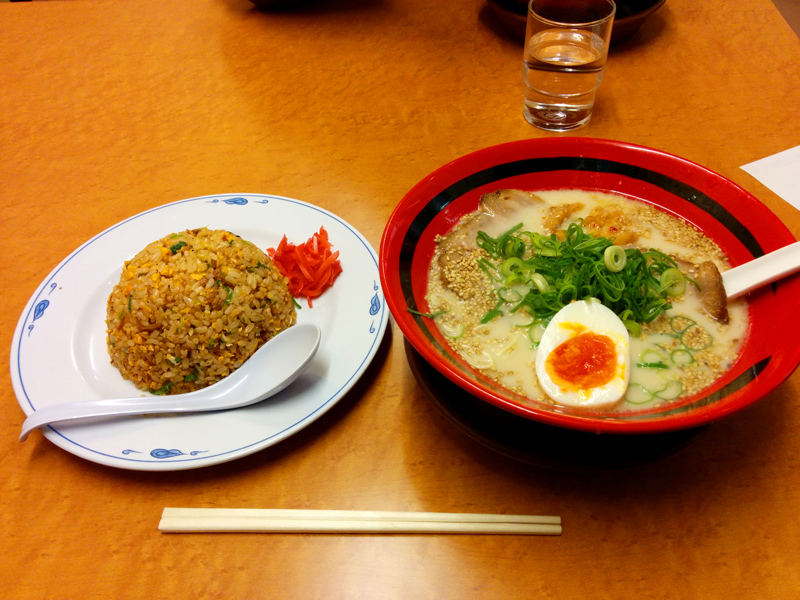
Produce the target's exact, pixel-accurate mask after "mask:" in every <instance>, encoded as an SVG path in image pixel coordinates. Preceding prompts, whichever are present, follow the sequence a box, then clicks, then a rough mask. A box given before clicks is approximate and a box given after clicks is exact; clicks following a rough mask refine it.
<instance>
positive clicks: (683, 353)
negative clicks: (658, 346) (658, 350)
mask: <svg viewBox="0 0 800 600" xmlns="http://www.w3.org/2000/svg"><path fill="white" fill-rule="evenodd" d="M669 358H670V360H671V361H672V362H673V363H674V364H676V365H678V366H681V367H682V366H685V365H690V364H692V363H693V362H694V355H693V354H692V353H691V352H689V351H688V350H686V349H685V348H678V349H677V350H673V351H672V354H670V355H669Z"/></svg>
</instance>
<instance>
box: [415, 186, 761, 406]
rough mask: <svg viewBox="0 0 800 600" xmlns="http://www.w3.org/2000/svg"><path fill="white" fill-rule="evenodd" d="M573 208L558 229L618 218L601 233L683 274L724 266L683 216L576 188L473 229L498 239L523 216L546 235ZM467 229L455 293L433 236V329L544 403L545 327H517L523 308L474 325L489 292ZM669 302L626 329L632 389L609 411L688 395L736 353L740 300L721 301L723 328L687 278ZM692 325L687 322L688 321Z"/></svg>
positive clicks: (523, 321) (525, 319)
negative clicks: (705, 265)
mask: <svg viewBox="0 0 800 600" xmlns="http://www.w3.org/2000/svg"><path fill="white" fill-rule="evenodd" d="M512 193H518V192H512ZM539 199H541V200H542V201H543V202H542V201H539ZM574 204H579V205H580V206H581V207H580V208H577V209H575V208H576V207H574V206H573V207H572V208H573V209H574V210H573V211H572V212H571V214H569V216H568V217H566V219H565V220H564V221H563V222H562V223H561V225H560V226H559V228H558V229H565V228H566V227H567V225H568V224H569V223H570V222H575V221H579V220H584V222H585V219H587V217H590V215H596V214H597V213H598V212H600V213H604V214H606V215H608V214H609V213H612V214H614V215H617V216H619V215H623V216H622V217H621V219H617V220H616V221H613V222H614V225H615V226H616V225H619V224H620V223H622V228H621V229H615V230H613V231H614V234H616V235H613V234H612V235H609V234H606V233H603V235H604V236H605V237H610V238H612V239H613V238H615V237H617V235H619V236H620V237H617V240H616V242H617V243H618V244H619V245H623V246H625V245H628V246H633V247H638V248H639V249H641V250H643V251H645V250H647V249H649V248H655V249H658V250H660V251H662V252H664V253H665V254H668V255H669V256H670V257H672V258H673V259H675V260H676V261H678V263H679V264H680V266H681V270H682V271H683V272H684V273H685V274H686V275H688V276H689V277H693V275H694V268H695V267H696V266H697V265H699V264H700V263H701V262H703V261H706V260H711V261H713V262H714V263H715V264H716V265H717V266H718V268H719V270H720V271H724V270H726V269H727V268H729V267H728V265H727V260H726V258H725V256H724V255H723V253H722V251H721V250H720V249H719V247H718V246H717V245H716V244H715V243H714V242H713V241H712V240H710V239H709V238H707V237H706V236H704V235H703V234H702V233H701V232H699V231H698V230H697V229H695V228H694V227H693V226H691V225H689V224H687V223H686V222H685V221H683V220H682V219H679V218H677V217H675V216H672V215H669V214H667V213H665V212H663V211H660V210H658V209H656V208H654V207H652V206H650V205H647V204H644V203H642V202H639V201H636V200H631V199H628V198H625V197H622V196H618V195H612V194H603V193H596V192H586V191H583V190H559V191H544V192H535V197H534V200H533V201H530V202H522V203H521V204H519V205H515V206H514V209H513V210H511V211H510V213H509V214H506V213H503V214H502V215H501V214H494V215H489V216H488V218H487V217H486V216H485V215H482V216H481V218H480V222H479V226H478V227H477V228H479V229H480V230H482V231H485V232H486V233H488V234H489V235H491V236H492V237H497V236H498V235H500V234H501V233H503V232H505V231H507V230H508V229H510V228H511V227H513V226H515V225H517V224H518V223H520V222H522V223H524V226H523V228H522V229H523V230H527V231H531V232H537V233H542V234H547V235H549V234H550V233H552V231H551V230H548V228H547V227H546V226H545V220H546V219H547V218H548V217H552V215H553V214H554V212H556V211H558V210H559V208H560V207H565V206H567V205H574ZM615 211H616V212H615ZM490 212H491V211H490ZM501 212H503V211H498V213H501ZM590 218H591V217H590ZM465 219H466V218H465ZM462 222H463V221H462ZM548 223H549V224H552V221H548ZM458 227H459V226H457V227H456V228H458ZM465 229H467V230H468V233H467V234H466V235H465V236H464V241H463V243H464V247H463V248H462V247H459V249H458V254H459V256H460V258H459V264H458V265H457V271H458V277H459V278H463V279H464V282H465V283H463V286H464V287H460V286H461V283H459V288H458V290H457V291H454V287H455V286H453V285H446V284H445V283H443V278H444V277H443V276H442V270H443V269H445V268H448V267H443V266H442V264H440V261H439V260H438V259H439V258H440V256H441V255H442V254H443V253H444V252H445V250H444V249H443V248H442V246H444V244H442V243H441V242H442V241H443V240H444V238H440V239H439V240H438V241H439V242H440V244H439V247H437V251H436V253H435V255H434V259H433V260H432V261H431V268H430V272H429V276H428V291H427V295H426V299H427V301H428V308H429V310H430V312H431V313H440V314H439V316H437V317H436V323H437V326H438V327H439V329H440V331H441V332H442V334H443V335H444V336H445V337H446V338H447V339H448V342H449V343H450V345H451V346H452V347H453V349H454V350H455V351H457V352H458V353H459V354H460V355H461V356H462V357H463V358H464V359H465V360H466V361H467V362H468V363H469V364H470V365H472V366H473V367H474V368H476V369H478V370H480V371H481V372H483V373H484V374H485V375H487V376H488V377H490V378H492V379H493V380H495V381H497V382H498V383H500V384H501V385H502V386H504V387H506V388H508V389H510V390H512V391H514V392H517V393H519V394H522V395H524V396H526V397H528V398H530V399H532V400H535V401H538V402H544V403H552V400H550V399H549V398H548V397H547V396H546V395H545V394H544V393H543V392H542V390H541V389H540V386H539V383H538V381H537V378H536V372H535V368H534V363H535V359H536V341H537V340H538V337H537V336H540V335H541V331H542V329H543V328H542V327H541V326H537V328H536V329H535V330H531V328H530V327H525V326H526V325H529V324H530V323H531V316H530V315H529V314H528V313H527V312H525V310H520V311H518V312H517V313H515V314H511V313H509V312H508V310H507V309H505V310H503V314H502V316H499V317H497V318H495V319H493V320H491V321H490V322H489V323H486V324H480V320H481V318H482V317H483V316H484V315H485V314H486V312H488V311H489V310H491V309H493V308H495V304H496V298H492V297H491V289H489V290H488V291H487V289H486V285H487V284H486V282H487V281H488V279H485V275H483V272H482V271H481V270H480V269H479V268H477V267H476V264H477V260H478V258H479V257H481V256H486V254H485V253H484V252H483V251H482V250H480V249H479V248H478V247H477V246H476V245H475V232H474V231H473V230H471V229H469V228H465ZM585 229H586V230H587V231H588V229H587V228H586V227H585ZM631 233H632V234H635V240H634V241H633V243H631V244H623V243H621V242H620V240H625V239H626V237H625V235H623V234H631ZM451 251H452V249H451ZM453 269H456V266H454V267H453ZM474 285H478V286H479V285H483V286H484V287H483V289H482V291H480V292H475V293H472V292H465V291H464V290H468V289H471V288H470V287H469V286H473V287H474ZM670 302H671V304H672V308H671V309H670V310H668V311H667V312H666V313H664V314H662V315H661V316H659V317H658V318H657V319H655V320H654V321H653V322H651V323H648V324H645V325H643V330H642V335H641V336H639V337H635V336H633V335H631V339H630V350H631V353H630V356H631V365H632V368H631V376H630V385H629V386H628V391H627V393H626V395H625V397H624V399H623V401H621V402H620V404H618V405H617V406H616V407H615V408H614V409H613V410H616V411H631V410H642V409H646V408H651V407H653V406H657V405H661V404H663V403H664V402H669V401H674V400H676V399H679V398H683V397H687V396H691V395H694V394H696V393H697V392H699V391H701V390H702V389H703V388H705V387H707V386H708V385H710V384H711V383H713V382H714V381H715V380H716V379H718V378H719V377H720V375H722V374H723V373H724V372H725V371H727V370H728V369H729V368H730V367H731V365H732V364H733V362H734V361H735V360H736V358H737V356H738V355H739V351H740V349H741V346H742V343H743V341H744V338H745V336H746V334H747V328H748V310H747V304H746V301H744V300H736V301H734V302H731V303H729V304H728V311H729V314H730V322H729V323H728V324H724V325H723V324H721V323H719V322H717V321H715V320H714V319H712V318H711V317H710V316H709V315H708V314H707V313H706V312H705V311H704V310H703V309H702V307H701V306H700V298H699V293H698V292H697V290H696V288H695V286H693V285H692V284H690V283H688V282H687V286H686V292H685V293H684V294H682V295H680V296H675V297H672V298H670ZM692 322H694V325H692V326H691V327H688V325H690V324H691V323H692ZM700 328H702V329H700ZM687 344H688V346H689V347H687ZM709 344H710V345H709ZM706 346H707V347H706ZM637 365H638V366H637ZM643 365H650V366H643ZM653 365H658V366H657V367H656V366H653Z"/></svg>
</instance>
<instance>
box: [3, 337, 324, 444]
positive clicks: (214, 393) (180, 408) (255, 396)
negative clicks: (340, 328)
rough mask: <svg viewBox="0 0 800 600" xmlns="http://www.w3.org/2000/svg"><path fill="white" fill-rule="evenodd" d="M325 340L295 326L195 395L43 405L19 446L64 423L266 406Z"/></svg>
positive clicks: (27, 423)
mask: <svg viewBox="0 0 800 600" xmlns="http://www.w3.org/2000/svg"><path fill="white" fill-rule="evenodd" d="M320 337H321V332H320V329H319V327H317V326H316V325H313V324H308V323H304V324H300V325H294V326H292V327H290V328H289V329H286V330H285V331H282V332H281V333H279V334H278V335H276V336H275V337H274V338H272V339H271V340H269V341H268V342H267V343H266V344H264V345H263V346H262V347H261V348H259V349H258V351H257V352H256V353H255V354H253V356H251V357H250V358H249V359H248V360H247V362H245V363H244V364H243V365H242V366H241V367H239V368H238V369H237V370H236V371H234V372H233V373H231V374H230V375H229V376H228V377H226V378H225V379H223V380H222V381H220V382H218V383H215V384H214V385H210V386H208V387H207V388H203V389H201V390H197V391H196V392H189V393H186V394H176V395H174V396H145V397H139V398H121V399H115V400H86V401H83V402H71V403H68V404H55V405H52V406H43V407H42V408H40V409H39V410H37V411H34V412H33V413H31V414H30V415H29V416H28V418H27V419H25V422H24V423H23V424H22V433H21V434H20V436H19V441H21V442H22V441H24V440H25V438H26V437H28V434H29V433H30V432H31V431H33V430H34V429H36V428H38V427H42V426H44V425H49V424H50V423H55V422H59V421H72V420H76V419H89V418H93V417H112V416H122V415H148V414H159V413H179V412H203V411H212V410H226V409H231V408H241V407H242V406H248V405H250V404H255V403H256V402H261V401H262V400H264V399H266V398H268V397H269V396H272V395H274V394H277V393H278V392H279V391H281V390H282V389H284V388H285V387H286V386H288V385H289V384H290V383H292V382H293V381H294V380H295V379H297V377H298V376H299V375H300V373H301V372H302V371H303V369H305V367H306V366H307V365H308V363H309V362H311V359H312V358H313V357H314V354H316V352H317V348H319V341H320Z"/></svg>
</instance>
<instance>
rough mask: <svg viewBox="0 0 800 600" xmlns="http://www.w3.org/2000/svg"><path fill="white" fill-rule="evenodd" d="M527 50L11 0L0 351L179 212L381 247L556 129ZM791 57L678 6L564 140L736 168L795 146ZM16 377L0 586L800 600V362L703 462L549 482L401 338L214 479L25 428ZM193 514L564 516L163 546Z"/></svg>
mask: <svg viewBox="0 0 800 600" xmlns="http://www.w3.org/2000/svg"><path fill="white" fill-rule="evenodd" d="M521 53H522V52H521V46H520V44H519V43H518V42H517V41H516V40H513V39H511V38H509V37H508V36H507V35H506V34H505V33H504V31H503V29H502V28H501V27H500V26H499V24H498V22H497V21H496V20H495V18H494V15H493V13H491V11H489V10H488V7H487V5H486V4H485V3H484V1H483V0H463V1H461V2H426V1H424V0H349V1H348V0H327V1H326V0H318V1H317V2H314V3H310V4H308V5H307V6H306V7H304V8H302V9H298V10H290V11H275V12H269V11H259V10H256V9H254V7H253V5H252V4H251V3H250V2H248V1H247V0H195V1H194V2H186V1H182V0H138V1H133V0H125V1H117V2H112V1H107V0H74V1H71V2H22V3H2V4H0V56H2V66H1V67H0V90H2V96H1V97H2V105H0V210H1V211H2V217H1V218H0V256H2V261H0V289H1V290H2V297H3V303H2V306H3V310H2V312H0V347H1V348H6V349H9V348H10V345H11V339H12V335H13V330H14V327H15V324H16V322H17V319H18V318H19V316H20V314H21V312H22V309H23V307H24V306H25V303H26V302H27V300H28V299H29V298H30V296H31V295H32V294H33V292H34V291H35V289H36V287H37V286H38V285H39V284H40V282H41V281H42V280H43V279H44V277H45V276H46V275H47V274H48V273H49V271H50V270H51V269H52V268H53V267H55V266H56V265H57V264H58V263H59V261H60V260H61V259H63V258H64V257H65V256H67V255H68V254H69V253H70V252H72V251H73V250H75V249H76V248H77V247H78V246H79V245H80V244H82V243H83V242H85V241H86V240H88V239H89V238H91V237H92V236H94V235H96V234H97V233H99V232H101V231H102V230H104V229H105V228H107V227H109V226H111V225H113V224H115V223H117V222H119V221H121V220H123V219H125V218H127V217H130V216H132V215H135V214H137V213H139V212H142V211H144V210H147V209H150V208H153V207H156V206H159V205H162V204H165V203H168V202H171V201H175V200H179V199H183V198H189V197H193V196H200V195H205V194H215V193H225V192H238V193H244V192H259V193H270V194H278V195H284V196H289V197H293V198H298V199H302V200H304V201H307V202H311V203H314V204H317V205H319V206H321V207H323V208H325V209H328V210H331V211H333V212H335V213H336V214H338V215H340V216H341V217H342V218H344V219H345V220H347V221H348V222H349V223H350V224H352V225H353V226H354V227H356V228H357V229H358V230H359V231H361V232H362V233H363V234H364V236H365V237H366V238H367V239H368V240H369V241H370V242H371V244H372V245H373V246H374V247H375V248H377V247H378V245H379V243H380V238H381V234H382V231H383V227H384V225H385V223H386V221H387V219H388V218H389V215H390V213H391V211H392V209H393V207H394V206H395V205H396V204H397V203H398V202H399V200H400V199H401V198H402V197H403V195H404V194H405V193H406V192H407V191H408V190H409V189H410V188H411V187H412V186H413V185H414V184H415V183H416V182H417V181H419V180H420V179H422V178H423V177H425V176H426V175H427V174H428V173H430V172H432V171H433V170H435V169H436V168H438V167H439V166H441V165H443V164H445V163H447V162H449V161H451V160H453V159H455V158H457V157H459V156H461V155H464V154H466V153H468V152H471V151H473V150H477V149H479V148H483V147H486V146H491V145H494V144H498V143H502V142H508V141H512V140H519V139H528V138H543V137H548V136H557V135H565V134H552V133H546V132H542V131H539V130H536V129H534V128H532V127H531V126H530V125H528V124H527V123H526V122H525V120H524V119H523V117H522V81H521ZM798 81H800V41H798V38H797V36H796V35H795V34H794V33H793V31H792V30H791V29H790V27H789V26H788V25H787V24H786V22H785V21H784V20H783V19H782V18H781V16H780V14H779V13H778V11H777V10H776V9H775V7H774V6H773V5H772V4H771V2H770V1H769V0H748V1H747V2H745V1H744V0H717V1H715V2H696V1H693V0H668V2H667V3H666V4H665V6H664V7H663V8H662V9H661V10H660V11H659V12H658V13H657V14H656V15H655V16H654V17H652V18H651V19H650V20H649V21H648V22H647V23H646V24H645V26H644V27H643V29H642V30H641V31H640V32H639V33H638V34H637V36H636V37H635V38H634V39H633V40H631V41H630V42H629V43H627V44H625V45H623V46H620V47H618V48H615V49H613V50H612V52H611V56H610V61H609V64H608V68H607V71H606V77H605V80H604V81H603V83H602V86H601V88H600V93H599V97H598V101H597V105H596V109H595V113H594V116H593V118H592V120H591V122H590V123H589V124H588V125H587V126H586V127H584V128H582V129H579V130H577V131H575V132H572V133H570V134H566V135H573V136H586V137H597V138H606V139H616V140H621V141H625V142H631V143H636V144H642V145H646V146H650V147H653V148H656V149H659V150H663V151H667V152H670V153H673V154H677V155H680V156H682V157H685V158H687V159H690V160H692V161H695V162H697V163H700V164H702V165H704V166H706V167H708V168H710V169H712V170H714V171H716V172H718V173H721V174H722V175H724V176H726V177H728V178H730V179H732V180H733V181H735V182H736V183H738V184H739V185H741V186H743V187H744V188H745V189H747V190H748V191H750V192H752V193H753V194H755V195H756V196H757V197H758V198H760V199H761V200H762V201H763V202H764V203H765V204H766V205H767V206H768V207H769V208H770V209H772V210H773V211H774V212H775V213H776V214H778V215H779V216H780V217H781V219H783V220H784V222H785V223H786V224H787V226H788V227H789V228H790V229H791V231H792V232H793V233H794V234H795V235H798V234H800V218H798V213H797V211H796V210H795V209H794V208H792V207H791V206H789V205H788V204H787V203H785V202H784V201H783V200H781V199H780V198H779V197H777V196H776V195H775V194H774V193H772V192H771V191H770V190H769V189H767V188H766V187H764V186H763V185H762V184H761V183H759V182H758V181H756V180H755V179H753V178H752V177H751V176H749V175H748V174H747V173H746V172H745V171H743V170H742V169H741V166H742V165H745V164H747V163H749V162H752V161H754V160H757V159H760V158H764V157H766V156H769V155H772V154H775V153H777V152H780V151H782V150H786V149H788V148H790V147H794V146H797V145H798V144H800V118H798V112H797V107H798V106H800V86H799V85H797V82H798ZM0 356H2V358H1V359H0V360H2V362H3V364H4V366H3V368H2V369H0V431H2V436H0V565H1V566H0V573H2V580H3V584H2V589H3V590H4V591H3V592H2V594H0V595H3V596H4V597H7V598H15V599H28V598H30V599H44V598H80V599H82V600H88V599H90V598H144V597H152V598H193V599H201V598H202V599H205V598H226V599H227V598H242V599H252V598H303V599H306V598H309V599H310V598H325V599H330V598H344V599H360V598H363V599H378V598H392V599H393V598H403V599H406V598H459V599H460V598H501V599H511V598H559V599H561V598H593V599H618V598H687V599H689V598H692V599H696V598H773V599H784V598H786V599H789V598H798V597H800V568H798V564H800V561H799V559H798V557H800V491H799V490H800V485H799V484H800V433H798V432H800V403H799V402H798V392H800V375H793V376H792V377H790V378H789V379H788V380H787V381H786V382H785V383H783V384H782V385H781V386H780V387H779V388H778V389H777V390H775V391H774V392H773V393H771V394H770V395H769V396H768V397H766V398H764V399H763V400H762V401H761V402H759V403H757V404H755V405H753V406H752V407H751V408H749V409H747V410H745V411H743V412H741V413H739V414H736V415H733V416H731V417H729V418H727V419H725V420H724V421H721V422H719V423H717V424H715V425H714V426H713V427H711V428H710V429H709V430H708V431H706V432H705V433H704V434H703V435H701V436H699V437H697V438H696V439H694V440H692V442H691V443H690V444H689V445H687V446H686V447H685V448H683V449H681V450H679V451H677V452H675V453H673V454H671V455H669V456H666V457H663V458H660V459H658V460H653V461H648V462H646V463H645V464H642V465H639V466H633V467H625V468H614V469H603V470H599V471H590V472H582V471H572V470H560V469H549V468H543V467H541V466H537V465H535V464H529V463H526V462H522V461H518V460H514V459H512V458H509V457H506V456H504V455H502V454H500V453H497V452H495V451H494V450H492V449H489V448H487V447H485V446H484V445H482V444H480V443H478V442H476V441H475V440H473V439H472V438H471V437H469V436H467V435H465V434H464V433H463V432H462V431H461V430H460V429H459V428H457V427H456V426H454V424H453V422H451V421H450V420H449V419H448V418H447V417H446V416H445V415H444V414H442V412H441V411H440V410H439V409H438V408H437V407H436V406H435V405H434V404H433V403H432V402H431V401H430V399H429V398H428V396H427V395H426V393H425V391H424V390H423V389H422V388H421V386H420V385H419V384H418V382H417V380H416V379H415V377H414V376H413V374H412V371H411V369H410V367H409V362H408V360H407V357H406V353H405V348H404V343H403V338H402V334H401V333H400V332H399V330H398V329H397V328H396V327H394V326H393V325H391V324H390V328H389V331H388V332H387V335H386V337H385V339H384V342H383V345H382V347H381V349H380V351H379V353H378V355H377V357H376V359H375V361H374V362H373V364H372V366H371V367H370V369H369V370H368V371H367V373H366V375H365V376H364V377H363V378H362V380H361V381H360V382H359V383H358V385H357V386H356V387H355V388H354V389H353V390H352V391H351V392H350V393H349V394H348V395H347V396H346V397H345V398H344V399H343V400H342V401H341V402H340V403H339V404H338V405H337V406H335V407H334V408H333V409H332V410H331V411H330V412H329V413H327V414H325V415H324V416H323V417H322V418H320V419H319V420H318V421H316V422H314V423H313V424H312V425H311V426H309V427H308V428H306V429H304V430H303V431H301V432H300V433H298V434H296V435H294V436H292V437H291V438H289V439H287V440H285V441H283V442H281V443H279V444H277V445H275V446H273V447H271V448H268V449H266V450H263V451H261V452H258V453H256V454H254V455H251V456H249V457H246V458H243V459H240V460H236V461H233V462H230V463H226V464H221V465H217V466H212V467H208V468H203V469H198V470H190V471H180V472H167V473H145V472H137V471H126V470H121V469H114V468H109V467H104V466H100V465H97V464H94V463H91V462H88V461H86V460H83V459H81V458H77V457H75V456H73V455H72V454H69V453H67V452H65V451H63V450H61V449H59V448H57V447H56V446H54V445H53V444H51V443H50V442H49V441H47V440H46V439H45V438H43V437H42V435H41V434H39V433H34V434H33V435H32V436H31V437H30V438H29V439H28V441H27V442H25V443H19V442H18V441H17V435H18V432H19V429H20V426H21V423H22V421H23V417H24V415H23V412H22V410H21V409H20V408H19V405H18V403H17V400H16V398H15V396H14V393H13V390H12V387H11V382H10V377H9V368H8V350H6V351H4V352H3V353H2V355H0ZM166 506H177V507H241V508H249V507H270V508H319V509H331V508H336V509H365V510H424V511H454V512H502V513H529V514H552V515H561V516H562V518H563V522H564V533H563V535H561V536H559V537H526V536H477V535H465V536H452V535H430V536H425V535H391V536H390V535H383V536H382V535H330V534H324V535H308V534H288V535H287V534H274V535H273V534H162V533H159V532H158V530H157V525H158V520H159V517H160V515H161V511H162V509H163V508H164V507H166Z"/></svg>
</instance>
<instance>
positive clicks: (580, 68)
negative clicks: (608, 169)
mask: <svg viewBox="0 0 800 600" xmlns="http://www.w3.org/2000/svg"><path fill="white" fill-rule="evenodd" d="M615 12H616V5H615V4H614V1H613V0H530V3H529V4H528V24H527V30H526V33H525V53H524V61H525V64H524V66H523V76H524V79H525V106H524V109H523V113H524V114H525V119H526V120H527V121H528V123H530V124H531V125H535V126H536V127H539V128H541V129H546V130H548V131H569V130H570V129H575V128H576V127H580V126H581V125H584V124H586V123H587V122H588V121H589V118H590V117H591V116H592V107H593V106H594V99H595V95H596V94H597V88H598V86H599V85H600V82H601V81H602V79H603V70H604V69H605V66H606V59H607V58H608V45H609V42H610V40H611V27H612V25H613V23H614V13H615Z"/></svg>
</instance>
